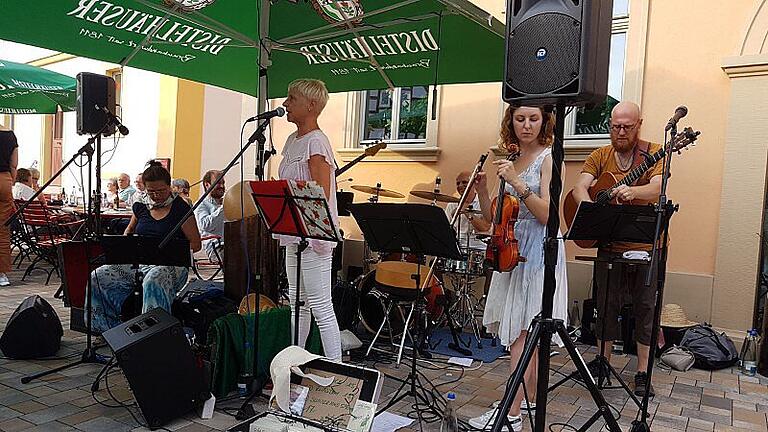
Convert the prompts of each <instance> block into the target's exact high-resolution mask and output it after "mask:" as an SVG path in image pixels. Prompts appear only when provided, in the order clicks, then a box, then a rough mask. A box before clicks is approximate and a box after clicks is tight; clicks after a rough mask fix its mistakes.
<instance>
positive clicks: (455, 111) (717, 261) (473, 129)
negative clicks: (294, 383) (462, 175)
mask: <svg viewBox="0 0 768 432" xmlns="http://www.w3.org/2000/svg"><path fill="white" fill-rule="evenodd" d="M764 3H765V1H764V0H735V1H728V2H721V1H715V0H706V1H702V0H674V1H670V0H634V1H632V3H631V9H630V21H629V35H628V46H627V60H626V66H625V85H624V89H625V96H626V98H627V99H630V100H635V101H638V102H641V104H642V109H643V117H644V123H643V129H642V137H643V138H645V139H648V140H651V141H656V142H659V141H661V140H662V139H663V134H662V131H663V127H664V125H665V124H666V121H667V119H668V118H669V117H670V115H671V114H672V113H673V111H674V109H675V107H677V106H678V105H681V104H684V105H687V107H688V108H689V114H688V116H687V117H686V118H685V119H684V120H683V121H682V122H681V125H692V126H694V127H695V128H696V129H699V130H701V132H702V136H701V139H700V143H699V145H698V146H697V147H695V148H694V149H692V150H691V151H688V152H686V153H684V154H683V155H682V156H681V157H675V159H674V162H673V177H672V180H671V183H670V189H669V196H670V197H671V198H672V199H673V200H674V202H676V203H679V204H680V211H679V212H678V213H677V214H676V215H675V216H674V217H673V221H672V226H671V237H672V243H671V249H670V256H669V264H668V271H669V276H668V286H667V292H666V296H665V300H666V302H667V303H668V302H675V303H680V304H682V305H683V306H684V307H685V308H686V310H687V311H688V313H689V315H690V316H691V318H692V319H696V320H707V321H711V322H713V323H714V324H715V325H716V326H718V327H722V328H725V329H728V330H743V329H745V328H747V327H748V326H749V322H750V320H751V316H752V302H753V296H754V289H755V278H756V268H757V262H756V259H757V258H756V257H757V253H758V252H757V242H756V240H755V239H756V234H757V233H758V232H759V230H760V221H761V218H762V202H763V196H764V185H765V160H764V157H765V154H764V153H765V151H763V154H758V155H755V154H753V153H748V152H743V149H744V146H743V145H742V140H743V138H744V136H743V135H744V134H748V137H749V138H750V139H752V141H750V143H751V144H750V145H751V146H752V147H751V150H754V151H757V152H758V153H760V151H759V150H760V149H759V146H760V145H762V142H759V140H760V139H761V138H762V135H763V131H764V124H765V122H764V120H759V118H758V117H759V116H755V115H752V116H747V114H750V113H752V114H754V110H753V108H754V105H752V104H753V103H758V104H762V105H763V106H764V105H765V104H764V101H765V100H766V98H765V97H766V96H768V95H766V94H765V91H766V89H768V84H764V83H763V82H762V81H761V80H759V79H754V80H750V79H745V80H742V81H741V82H740V83H736V82H734V81H733V80H732V79H731V78H730V77H729V76H728V74H727V73H725V72H724V70H723V68H722V65H723V61H724V59H725V58H727V57H731V56H737V55H740V54H741V53H755V52H757V53H759V52H760V51H761V50H762V49H763V48H764V45H765V42H764V41H765V39H764V38H763V37H762V36H765V34H766V30H767V29H768V17H766V16H765V14H764V13H763V9H766V7H763V6H764ZM478 4H479V5H480V6H482V7H485V8H486V9H487V10H489V11H490V12H492V13H493V14H494V15H495V16H496V17H497V18H499V19H501V20H502V21H503V20H504V16H503V14H502V13H501V11H502V10H503V7H504V6H503V2H502V1H495V0H482V1H478ZM750 34H752V36H751V37H749V35H750ZM758 101H761V102H758ZM734 104H735V105H734ZM347 108H348V106H347V96H346V95H345V94H338V95H333V96H332V98H331V102H330V103H329V105H328V107H327V108H326V112H325V113H324V114H323V116H322V117H321V126H322V127H323V129H324V130H325V131H326V133H328V134H329V136H330V137H331V140H332V142H333V143H334V145H335V146H337V147H338V148H341V147H343V146H344V145H345V141H344V140H345V136H346V132H347V131H346V129H345V128H347V127H348V125H347V124H346V120H345V119H346V115H345V114H346V110H347ZM500 113H501V103H500V86H499V84H479V85H462V86H446V87H444V88H443V89H442V94H441V98H440V104H439V124H438V140H437V145H438V148H439V151H440V152H439V155H438V157H437V160H436V161H434V162H380V161H376V160H375V158H374V160H373V161H368V162H363V163H361V164H359V165H358V166H357V167H355V168H353V169H352V170H350V171H349V173H348V175H345V176H344V177H345V178H347V177H352V178H354V181H353V182H352V183H353V184H371V185H374V184H375V183H376V182H382V184H383V186H384V187H387V188H391V189H395V190H398V191H400V192H402V193H407V192H408V191H410V190H411V189H431V188H432V183H433V181H434V178H435V176H437V175H441V176H442V178H443V185H444V187H443V190H444V191H445V192H446V193H452V192H453V191H454V190H455V189H454V187H453V185H452V181H451V180H452V177H453V176H454V175H455V173H457V172H458V171H460V170H461V169H470V168H471V167H472V165H473V164H474V163H475V162H476V160H477V158H478V157H479V155H480V154H481V153H482V152H484V151H487V149H488V147H489V146H492V145H494V144H495V141H496V137H497V133H498V123H499V120H500ZM734 120H737V121H734ZM292 130H293V129H292V128H291V127H290V125H286V124H280V125H278V127H276V129H275V142H276V144H278V145H282V142H283V140H284V139H285V137H286V136H287V134H288V133H290V132H291V131H292ZM756 140H757V141H756ZM729 145H731V146H732V147H730V149H731V150H729V153H728V154H727V153H726V148H729V147H728V146H729ZM763 148H764V146H763ZM729 155H730V156H729ZM339 160H341V158H339ZM724 160H725V165H724ZM761 164H762V165H761ZM580 166H581V163H580V162H569V163H568V164H567V169H566V184H565V190H566V191H567V190H569V189H570V187H571V185H572V184H573V181H574V179H575V177H576V176H577V175H578V172H579V169H580ZM760 166H762V168H761V169H760V170H758V171H759V172H757V173H756V174H753V175H752V176H751V177H750V183H748V185H744V184H742V183H741V182H740V180H739V176H741V175H743V172H744V170H747V169H751V168H755V167H758V168H759V167H760ZM724 179H725V180H724ZM743 186H748V187H743ZM736 192H738V193H736ZM724 197H737V198H738V199H736V198H724ZM366 198H367V197H366V196H364V195H358V196H357V197H356V199H357V201H363V200H365V199H366ZM409 201H412V200H409ZM724 204H726V205H728V206H729V210H723V208H721V207H722V206H723V205H724ZM745 209H748V210H745ZM732 216H733V217H735V218H734V219H731V220H729V221H728V222H726V224H728V225H727V226H728V227H727V228H726V229H724V228H723V222H722V221H721V219H722V218H724V217H729V218H730V217H732ZM343 225H344V227H345V228H346V230H347V231H348V232H352V233H353V237H358V236H357V235H356V234H355V231H356V228H355V226H354V222H353V221H351V220H346V221H344V222H343ZM749 236H753V237H749ZM748 237H749V238H752V241H748V242H746V243H744V242H743V240H744V239H746V238H748ZM739 248H745V249H746V250H747V252H746V253H744V254H742V255H738V256H737V257H734V258H729V257H731V256H732V255H731V254H732V253H733V251H735V250H737V249H739ZM587 252H588V251H583V250H579V249H578V248H575V247H574V246H573V245H569V246H568V258H569V271H570V277H569V279H570V280H571V283H570V286H571V297H572V298H583V297H585V296H586V295H587V291H588V286H589V281H590V275H591V272H590V270H589V266H588V265H585V264H581V263H578V262H575V261H574V256H575V255H577V254H585V253H587ZM745 260H746V261H745ZM716 275H717V277H716ZM718 279H719V280H718Z"/></svg>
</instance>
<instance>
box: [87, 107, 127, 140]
mask: <svg viewBox="0 0 768 432" xmlns="http://www.w3.org/2000/svg"><path fill="white" fill-rule="evenodd" d="M94 107H96V109H97V110H99V111H101V112H103V113H104V114H106V115H107V118H109V120H110V121H111V122H112V124H114V125H115V126H117V130H119V131H120V134H121V135H128V132H129V131H128V128H127V127H125V125H123V124H122V123H120V119H119V118H117V116H115V115H114V114H112V111H110V110H108V109H107V107H103V106H100V105H98V104H95V105H94Z"/></svg>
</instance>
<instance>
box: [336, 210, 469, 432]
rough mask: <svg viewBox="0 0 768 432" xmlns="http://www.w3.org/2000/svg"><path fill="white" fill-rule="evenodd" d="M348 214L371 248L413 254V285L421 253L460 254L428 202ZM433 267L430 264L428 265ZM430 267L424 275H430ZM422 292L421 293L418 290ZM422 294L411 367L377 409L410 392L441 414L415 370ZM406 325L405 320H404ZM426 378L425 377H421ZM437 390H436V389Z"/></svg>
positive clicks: (440, 212)
mask: <svg viewBox="0 0 768 432" xmlns="http://www.w3.org/2000/svg"><path fill="white" fill-rule="evenodd" d="M350 211H351V212H352V216H354V218H355V220H356V221H357V224H358V225H359V226H360V229H361V230H362V232H363V236H365V239H366V241H367V242H368V245H369V247H370V248H371V250H373V251H376V252H380V253H398V252H399V253H405V254H414V255H416V256H417V267H416V269H417V270H416V277H415V278H414V279H415V280H414V284H415V286H416V289H419V290H423V288H424V287H422V286H420V283H419V282H420V281H421V263H422V261H423V259H424V257H425V256H427V255H430V256H434V257H439V258H449V259H455V260H459V259H461V258H462V256H461V252H460V251H459V248H458V242H457V241H456V234H455V233H454V231H453V227H451V224H450V223H449V222H448V218H447V217H446V215H445V212H444V211H443V209H442V208H440V207H437V206H433V205H428V204H391V203H385V204H378V203H377V204H373V203H364V204H352V205H351V206H350ZM432 268H434V266H433V267H432ZM431 272H432V270H430V272H429V273H428V275H427V280H429V279H430V276H431ZM422 294H423V293H422ZM422 300H423V296H420V298H419V299H417V301H416V340H414V341H412V342H413V357H412V358H411V370H410V372H409V373H408V377H407V378H406V379H404V380H400V379H397V378H394V377H390V378H392V379H395V380H397V381H400V382H401V385H400V388H398V389H397V391H396V392H395V393H394V395H393V396H392V399H390V401H389V402H388V403H387V405H386V406H384V408H381V409H380V410H379V412H383V411H386V410H387V409H389V407H391V406H392V405H394V404H396V403H398V402H400V401H401V400H403V399H405V398H406V397H408V396H412V397H413V399H414V401H415V402H416V404H419V405H421V404H423V405H424V406H425V410H429V411H432V412H433V413H434V414H435V415H438V416H439V415H441V412H440V411H439V409H438V407H437V406H436V404H435V403H434V402H437V401H433V400H432V399H431V398H432V397H433V396H432V395H430V394H429V392H427V390H426V389H425V386H424V385H423V384H422V383H421V379H420V377H419V374H421V372H420V371H417V370H416V361H417V358H418V355H419V348H420V347H421V345H422V342H423V337H424V334H423V332H422V328H421V324H422V321H423V320H422V313H423V311H424V309H423V307H422V305H423V301H422ZM406 325H407V324H406ZM404 331H406V330H404ZM424 379H425V380H427V382H429V379H428V378H426V377H424ZM408 385H409V389H408V390H407V391H405V392H403V393H401V392H402V391H403V389H405V388H406V386H408ZM438 394H439V393H438ZM416 411H417V414H418V420H419V428H421V427H422V413H421V409H417V410H416Z"/></svg>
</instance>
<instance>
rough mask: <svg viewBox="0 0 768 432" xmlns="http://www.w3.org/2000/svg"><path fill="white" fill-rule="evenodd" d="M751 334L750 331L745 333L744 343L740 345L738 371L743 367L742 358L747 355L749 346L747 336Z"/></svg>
mask: <svg viewBox="0 0 768 432" xmlns="http://www.w3.org/2000/svg"><path fill="white" fill-rule="evenodd" d="M750 333H752V330H748V331H747V336H746V337H744V343H743V344H741V351H740V352H739V362H738V364H739V370H741V368H742V366H744V356H745V355H746V354H747V346H748V345H749V344H748V343H747V341H748V340H749V335H750Z"/></svg>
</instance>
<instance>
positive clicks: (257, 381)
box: [159, 119, 269, 420]
mask: <svg viewBox="0 0 768 432" xmlns="http://www.w3.org/2000/svg"><path fill="white" fill-rule="evenodd" d="M268 126H269V119H266V120H264V121H263V122H261V124H259V126H258V127H257V128H256V130H255V131H254V132H253V134H251V136H250V137H249V138H248V142H246V143H245V145H243V146H242V148H241V149H240V151H239V152H238V153H237V154H236V155H235V157H234V158H232V160H231V161H230V162H229V164H227V166H226V167H225V168H224V169H223V170H222V171H221V174H220V175H219V176H218V177H217V178H216V181H214V182H213V183H212V184H211V186H210V187H209V188H208V189H207V190H206V191H205V192H204V193H203V195H202V196H201V197H200V198H199V199H198V200H197V202H195V205H193V206H192V208H190V209H189V211H187V214H185V215H184V217H182V218H181V220H180V221H179V223H177V224H176V226H175V227H173V229H172V230H171V231H170V232H169V233H168V234H167V235H166V236H165V238H164V239H163V241H161V242H160V245H159V247H160V248H163V247H164V246H165V245H166V244H167V243H168V242H169V241H171V239H172V238H173V236H174V235H175V234H176V233H177V232H178V231H179V230H180V229H181V227H182V225H184V222H186V220H187V219H188V218H189V217H190V216H192V215H193V214H194V212H195V210H196V209H197V208H198V207H200V204H202V203H203V201H204V200H205V199H206V198H207V197H208V195H210V193H211V191H213V190H214V189H216V186H217V185H218V184H219V183H220V182H221V181H222V180H223V179H224V177H225V176H226V175H227V173H228V172H229V170H230V169H232V167H233V166H235V164H236V163H237V162H238V160H239V159H240V158H241V157H242V155H243V154H244V153H245V152H246V150H248V148H250V146H251V144H253V143H254V142H256V141H258V142H259V146H258V147H259V153H261V150H262V149H263V148H264V143H266V141H267V139H266V137H265V136H264V131H265V130H266V129H267V127H268ZM264 162H266V161H264V160H263V158H259V162H258V163H259V165H260V166H259V167H257V173H259V174H261V173H263V167H261V164H262V163H264ZM241 196H242V194H241ZM246 260H248V257H247V256H246ZM255 291H256V305H257V306H256V310H254V311H253V312H254V314H253V315H254V317H253V383H252V384H251V386H250V387H251V393H250V395H249V396H248V397H247V398H246V399H245V402H243V404H242V405H241V406H240V409H239V410H238V411H237V415H235V418H237V419H238V420H243V419H246V418H249V417H253V416H254V415H256V412H255V411H254V410H253V407H252V406H251V404H250V402H251V400H252V399H253V398H254V397H255V396H256V395H259V394H261V391H262V389H263V388H264V384H266V382H265V381H264V380H263V379H261V378H260V377H259V376H258V373H257V368H258V364H259V362H258V358H259V308H258V304H259V303H258V299H259V297H260V296H261V287H260V286H259V284H256V290H255Z"/></svg>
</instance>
